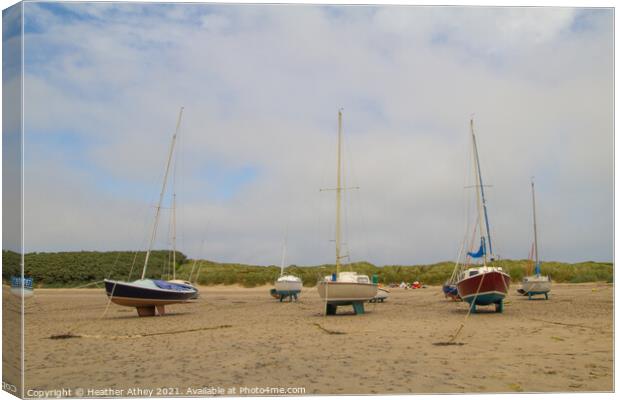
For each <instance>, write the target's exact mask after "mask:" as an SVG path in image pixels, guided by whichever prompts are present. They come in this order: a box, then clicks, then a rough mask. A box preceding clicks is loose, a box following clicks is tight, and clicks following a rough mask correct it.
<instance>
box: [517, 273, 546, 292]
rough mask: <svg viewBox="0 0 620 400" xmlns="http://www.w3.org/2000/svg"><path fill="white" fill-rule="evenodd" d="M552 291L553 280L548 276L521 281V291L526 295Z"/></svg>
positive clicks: (530, 277) (526, 278)
mask: <svg viewBox="0 0 620 400" xmlns="http://www.w3.org/2000/svg"><path fill="white" fill-rule="evenodd" d="M549 291H551V279H549V277H547V276H536V275H534V276H526V277H525V278H523V281H521V291H520V292H522V293H523V294H524V295H528V294H545V293H549Z"/></svg>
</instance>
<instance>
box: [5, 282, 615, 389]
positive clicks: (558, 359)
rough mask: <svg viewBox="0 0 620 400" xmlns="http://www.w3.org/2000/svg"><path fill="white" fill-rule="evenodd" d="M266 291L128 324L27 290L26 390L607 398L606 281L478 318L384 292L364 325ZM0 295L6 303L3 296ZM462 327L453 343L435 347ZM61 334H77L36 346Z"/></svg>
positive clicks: (238, 292) (203, 300)
mask: <svg viewBox="0 0 620 400" xmlns="http://www.w3.org/2000/svg"><path fill="white" fill-rule="evenodd" d="M268 290H269V287H260V288H254V289H244V288H240V287H234V286H230V287H203V288H201V297H200V299H198V300H197V301H196V302H194V303H192V304H184V305H176V306H168V307H167V315H165V316H163V317H150V318H138V317H137V316H136V311H135V309H133V308H125V307H121V306H117V305H115V304H111V305H109V308H107V310H106V307H107V305H108V301H107V298H106V296H105V293H104V291H103V289H37V290H35V295H34V296H33V297H32V298H29V299H27V303H26V322H25V327H26V334H25V343H26V357H25V368H26V377H25V386H26V390H28V389H31V390H34V389H36V390H53V389H60V388H72V389H73V390H75V388H83V389H84V391H85V392H84V396H88V394H89V392H86V390H88V389H91V390H94V389H96V390H109V389H117V390H121V389H122V390H123V391H124V393H123V395H127V394H128V393H127V389H129V388H148V389H157V388H171V390H172V391H173V392H171V393H164V392H162V391H161V390H160V392H159V393H157V391H155V392H154V393H153V395H158V394H159V395H163V394H167V395H168V396H172V395H187V394H195V395H204V394H209V393H208V392H204V390H205V389H207V390H210V388H222V389H223V390H228V389H229V388H236V389H235V390H237V392H236V394H240V393H239V390H240V389H239V388H241V387H244V388H251V387H261V388H263V387H283V388H286V387H294V388H298V387H301V388H303V389H302V390H303V391H305V393H306V394H382V393H386V394H399V393H463V392H475V393H481V392H520V391H524V392H548V391H554V392H558V391H560V392H561V391H611V390H613V285H611V284H604V283H600V284H554V286H553V290H552V293H551V296H550V300H548V301H545V300H536V301H528V300H527V298H526V297H522V296H519V295H518V294H516V292H515V290H516V286H515V285H513V287H511V290H510V295H509V296H508V298H507V303H506V306H505V311H504V313H503V314H496V313H492V312H490V310H491V309H490V308H488V310H489V312H480V313H477V314H472V315H470V316H469V317H468V318H467V320H465V318H466V315H467V305H466V304H464V303H455V302H451V301H448V300H446V299H444V297H443V295H442V293H441V290H440V288H438V287H429V288H426V289H417V290H404V289H392V290H391V297H390V298H389V300H387V301H386V302H385V303H383V304H376V305H375V304H367V305H366V311H367V312H366V314H364V315H360V316H355V315H352V313H351V312H350V311H349V310H350V309H351V308H350V307H349V308H342V309H339V313H340V315H336V316H333V317H327V318H325V317H323V315H322V302H321V300H320V298H319V296H318V294H317V291H316V288H304V291H303V292H302V297H301V299H300V300H299V301H298V302H297V303H279V302H277V301H276V300H275V299H273V298H272V297H270V296H269V293H268ZM3 295H4V300H5V301H11V299H10V297H11V296H10V295H9V294H8V291H7V290H6V288H5V290H4V293H3ZM480 309H481V310H482V311H486V310H485V307H481V308H480ZM9 312H13V313H15V312H17V309H16V310H13V311H11V310H9ZM7 317H9V316H8V315H5V318H7ZM463 322H464V323H465V326H464V328H463V330H462V331H461V333H460V335H459V337H458V338H457V340H456V341H457V342H459V343H462V344H461V345H452V346H440V345H437V343H439V342H445V341H448V340H449V338H450V336H451V335H452V334H453V333H454V332H455V331H456V330H457V328H458V327H459V325H460V324H461V323H463ZM5 327H6V325H5ZM64 333H71V334H74V335H81V337H80V338H71V339H60V340H58V339H57V340H52V339H50V336H51V335H57V334H64ZM196 390H203V392H200V391H198V392H197V391H196ZM90 393H91V394H93V393H94V392H90ZM101 393H103V392H98V393H96V394H94V395H97V394H101ZM241 394H243V393H241Z"/></svg>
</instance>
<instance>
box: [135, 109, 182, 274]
mask: <svg viewBox="0 0 620 400" xmlns="http://www.w3.org/2000/svg"><path fill="white" fill-rule="evenodd" d="M182 116H183V107H181V110H180V111H179V118H178V119H177V126H176V129H175V131H174V135H172V141H171V142H170V150H168V162H167V163H166V172H165V173H164V182H163V183H162V186H161V192H160V193H159V202H158V203H157V208H156V209H155V223H154V224H153V230H152V232H151V240H150V241H149V248H148V250H147V251H146V257H145V258H144V267H143V268H142V278H141V279H144V276H145V274H146V267H147V265H148V263H149V257H150V255H151V250H153V242H154V241H155V236H156V235H157V226H158V225H159V214H160V212H161V203H162V201H163V199H164V193H166V184H167V183H168V172H170V162H171V161H172V154H173V153H174V144H175V142H176V140H177V133H178V132H179V126H180V125H181V117H182Z"/></svg>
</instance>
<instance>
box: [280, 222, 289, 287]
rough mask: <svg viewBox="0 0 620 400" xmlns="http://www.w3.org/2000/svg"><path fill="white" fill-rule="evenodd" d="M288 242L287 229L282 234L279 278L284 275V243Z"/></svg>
mask: <svg viewBox="0 0 620 400" xmlns="http://www.w3.org/2000/svg"><path fill="white" fill-rule="evenodd" d="M287 240H288V227H287V228H286V232H285V234H284V244H283V245H282V260H281V261H280V276H282V275H284V260H285V259H286V242H287Z"/></svg>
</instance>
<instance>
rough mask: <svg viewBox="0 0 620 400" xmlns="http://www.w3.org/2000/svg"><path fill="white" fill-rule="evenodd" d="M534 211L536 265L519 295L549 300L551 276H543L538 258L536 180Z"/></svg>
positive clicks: (524, 282) (533, 194)
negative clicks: (541, 296)
mask: <svg viewBox="0 0 620 400" xmlns="http://www.w3.org/2000/svg"><path fill="white" fill-rule="evenodd" d="M531 184H532V211H533V218H534V244H533V246H534V247H533V252H534V255H533V256H534V257H535V260H536V263H535V264H534V274H533V275H532V271H531V270H530V271H528V272H529V274H530V275H529V276H526V277H524V278H523V280H522V281H521V288H520V289H519V290H518V292H519V293H521V294H523V295H524V296H525V295H527V296H528V298H529V299H531V298H532V296H534V295H537V294H542V295H544V296H545V299H549V292H550V291H551V278H550V277H549V276H543V275H541V273H540V272H541V271H540V259H539V257H538V232H537V229H536V198H535V193H534V180H533V179H532V182H531Z"/></svg>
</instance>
